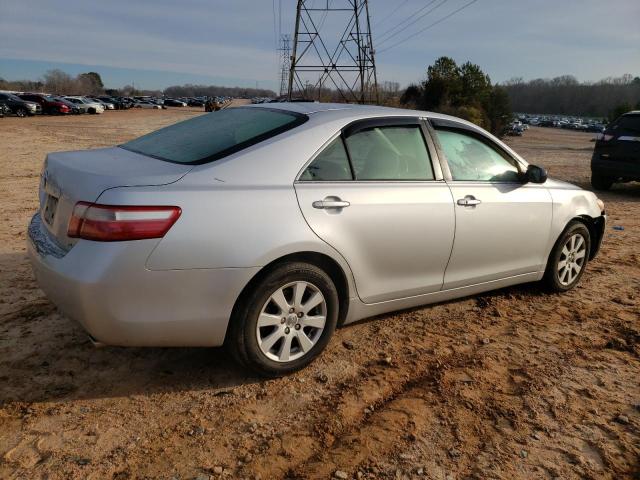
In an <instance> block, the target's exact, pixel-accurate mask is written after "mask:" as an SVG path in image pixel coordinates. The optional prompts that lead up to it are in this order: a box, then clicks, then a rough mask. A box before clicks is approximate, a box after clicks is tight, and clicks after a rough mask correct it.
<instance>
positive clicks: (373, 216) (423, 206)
mask: <svg viewBox="0 0 640 480" xmlns="http://www.w3.org/2000/svg"><path fill="white" fill-rule="evenodd" d="M604 227H605V212H604V205H603V203H602V202H601V201H600V200H599V199H598V198H596V196H595V195H594V194H593V193H591V192H589V191H585V190H582V189H580V188H578V187H576V186H574V185H571V184H568V183H563V182H560V181H556V180H552V179H548V178H547V175H546V172H545V171H544V169H542V168H540V167H536V166H534V165H529V164H527V162H526V161H525V160H524V159H522V158H521V157H520V156H519V155H518V154H517V153H516V152H514V151H513V150H511V149H510V148H509V147H508V146H506V145H505V144H504V143H502V142H500V141H499V140H498V139H496V138H495V137H493V136H491V135H490V134H488V133H487V132H485V131H484V130H482V129H480V128H478V127H476V126H475V125H473V124H471V123H469V122H466V121H463V120H460V119H457V118H453V117H449V116H445V115H440V114H433V113H428V112H419V111H411V110H399V109H389V108H381V107H365V106H354V105H329V104H313V103H308V104H305V103H293V104H278V105H277V107H272V106H269V105H256V106H250V107H240V108H233V109H227V110H222V111H220V112H215V113H211V114H207V115H203V116H199V117H196V118H193V119H190V120H187V121H185V122H182V123H178V124H176V125H172V126H169V127H167V128H164V129H162V130H159V131H156V132H153V133H150V134H148V135H145V136H143V137H140V138H138V139H136V140H133V141H130V142H128V143H125V144H123V145H120V146H118V147H114V148H105V149H99V150H91V151H78V152H61V153H51V154H49V155H48V156H47V158H46V160H45V164H44V168H43V172H42V180H41V185H40V210H39V212H38V213H37V214H36V215H35V216H34V217H33V220H32V221H31V224H30V226H29V235H28V237H29V241H28V244H29V254H30V258H31V262H32V264H33V268H34V271H35V275H36V277H37V280H38V282H39V285H40V287H41V288H42V289H43V290H44V291H45V292H46V294H47V295H48V296H49V298H51V300H52V301H53V302H54V303H55V304H56V305H57V306H58V307H59V308H60V310H61V311H62V312H64V313H65V314H66V315H67V316H68V317H70V318H72V319H73V320H76V321H77V322H79V323H80V324H82V325H83V326H84V328H85V329H86V330H87V332H88V333H89V335H90V336H91V338H92V339H93V341H95V342H96V343H102V344H110V345H123V346H219V345H223V344H226V345H227V346H228V347H229V350H230V351H231V352H232V353H233V354H234V355H235V357H237V359H238V360H239V361H241V362H242V363H243V364H245V365H247V366H248V367H250V368H252V369H254V370H256V371H257V372H259V373H262V374H264V375H279V374H284V373H287V372H291V371H294V370H297V369H299V368H302V367H303V366H305V365H307V364H308V363H309V362H311V361H312V360H313V359H314V358H315V357H316V356H317V355H318V354H320V352H321V351H322V350H323V349H324V348H325V346H326V345H327V343H328V342H329V339H330V337H331V335H332V333H333V331H334V329H335V328H336V326H339V325H344V324H348V323H351V322H354V321H356V320H360V319H362V318H366V317H370V316H373V315H378V314H381V313H385V312H390V311H393V310H398V309H405V308H410V307H415V306H418V305H425V304H429V303H434V302H442V301H446V300H451V299H453V298H458V297H463V296H467V295H472V294H476V293H479V292H484V291H487V290H492V289H496V288H501V287H506V286H509V285H514V284H518V283H524V282H536V281H543V282H544V284H545V285H546V286H547V287H548V288H549V289H551V290H552V291H557V292H562V291H566V290H569V289H571V288H573V287H574V286H575V285H576V284H577V283H578V281H579V280H580V277H581V276H582V274H583V273H584V271H585V268H586V266H587V262H588V261H589V260H590V259H592V258H593V257H594V256H595V255H596V253H597V251H598V249H599V246H600V242H601V240H602V237H603V231H604Z"/></svg>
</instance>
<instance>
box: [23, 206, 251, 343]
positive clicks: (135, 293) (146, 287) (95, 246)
mask: <svg viewBox="0 0 640 480" xmlns="http://www.w3.org/2000/svg"><path fill="white" fill-rule="evenodd" d="M157 243H158V242H157V240H140V241H135V242H92V241H87V240H81V241H79V242H78V243H76V244H75V246H73V248H71V250H69V251H68V252H65V251H63V250H62V249H60V248H59V247H57V246H56V245H55V243H54V242H53V241H52V240H51V239H50V238H48V234H47V233H46V232H44V227H43V226H42V224H41V220H40V216H39V215H35V216H34V217H33V219H32V221H31V225H30V227H29V235H28V240H27V244H28V247H27V249H28V255H29V259H30V261H31V265H32V267H33V271H34V274H35V277H36V280H37V283H38V285H39V286H40V288H41V289H42V290H43V291H44V292H45V294H46V295H47V297H48V298H49V299H50V300H51V301H52V302H53V303H54V304H55V305H56V306H57V307H58V308H59V309H60V310H61V311H62V312H63V313H64V314H65V315H67V316H68V317H69V318H71V319H72V320H74V321H76V322H78V323H80V324H81V325H82V326H83V327H84V329H85V330H86V331H87V332H88V333H89V335H90V336H91V337H92V339H93V340H94V341H95V342H98V343H101V344H107V345H120V346H219V345H222V343H223V342H224V338H225V334H226V330H227V325H228V321H229V317H230V315H231V310H232V308H233V305H234V303H235V301H236V299H237V298H238V295H239V294H240V292H241V291H242V288H244V286H245V285H246V284H247V282H248V281H249V280H250V279H251V278H252V277H253V275H254V274H255V273H257V271H258V268H257V267H256V268H224V269H222V268H221V269H192V270H162V271H152V270H148V269H146V268H145V266H144V265H145V261H146V259H147V258H148V256H149V254H150V253H151V252H152V251H153V249H154V248H155V246H156V245H157Z"/></svg>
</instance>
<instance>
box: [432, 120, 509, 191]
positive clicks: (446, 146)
mask: <svg viewBox="0 0 640 480" xmlns="http://www.w3.org/2000/svg"><path fill="white" fill-rule="evenodd" d="M436 134H437V136H438V141H439V142H440V146H441V147H442V150H443V152H444V155H445V157H446V159H447V163H448V164H449V170H450V171H451V177H452V178H453V180H458V181H482V182H519V181H520V171H519V170H518V167H517V166H516V165H515V164H514V163H513V161H511V160H509V159H507V158H505V157H506V154H503V153H501V152H500V151H498V150H496V149H494V148H492V147H490V146H489V145H487V144H486V143H484V142H482V141H480V140H478V139H477V138H475V137H473V136H470V135H467V134H465V133H462V132H460V131H452V130H436Z"/></svg>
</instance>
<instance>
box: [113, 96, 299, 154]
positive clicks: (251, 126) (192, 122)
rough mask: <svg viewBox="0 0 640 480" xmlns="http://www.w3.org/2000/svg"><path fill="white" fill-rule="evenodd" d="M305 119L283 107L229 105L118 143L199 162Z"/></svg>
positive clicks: (242, 146)
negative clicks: (279, 108)
mask: <svg viewBox="0 0 640 480" xmlns="http://www.w3.org/2000/svg"><path fill="white" fill-rule="evenodd" d="M306 120H307V117H306V116H305V115H300V114H296V113H292V112H287V111H284V110H271V109H266V108H251V107H245V108H229V109H226V110H221V111H219V112H214V113H209V114H205V115H201V116H198V117H195V118H191V119H189V120H186V121H184V122H180V123H176V124H175V125H171V126H169V127H165V128H163V129H160V130H157V131H155V132H152V133H149V134H147V135H144V136H142V137H140V138H137V139H135V140H132V141H130V142H127V143H125V144H124V145H121V148H124V149H125V150H131V151H133V152H137V153H141V154H143V155H148V156H151V157H154V158H158V159H160V160H166V161H169V162H174V163H186V164H200V163H206V162H210V161H213V160H216V159H219V158H222V157H224V156H226V155H230V154H231V153H234V152H237V151H240V150H242V149H243V148H247V147H249V146H251V145H254V144H256V143H258V142H261V141H263V140H266V139H267V138H270V137H272V136H275V135H277V134H279V133H282V132H284V131H286V130H290V129H292V128H295V127H296V126H298V125H301V124H302V123H304V122H305V121H306Z"/></svg>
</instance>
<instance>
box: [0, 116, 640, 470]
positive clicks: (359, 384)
mask: <svg viewBox="0 0 640 480" xmlns="http://www.w3.org/2000/svg"><path fill="white" fill-rule="evenodd" d="M195 114H196V112H195V110H191V109H174V110H169V111H126V112H117V111H116V112H106V113H105V114H103V115H100V116H83V117H64V118H63V117H34V118H27V119H19V118H4V119H0V195H1V199H2V200H1V202H2V217H1V218H2V221H1V222H0V225H1V226H0V292H1V296H0V478H3V479H5V478H6V479H14V478H15V479H23V478H30V479H31V478H43V479H44V478H47V479H76V478H79V479H85V478H86V479H109V478H115V479H129V478H136V479H137V478H150V479H156V478H158V479H193V478H197V479H207V478H219V477H224V478H239V479H242V478H248V479H256V478H261V479H263V480H266V479H282V478H312V479H315V478H318V479H327V478H332V477H334V476H336V471H339V472H338V474H337V478H375V479H387V478H391V479H403V478H429V479H441V480H445V479H446V480H458V479H466V478H473V479H509V480H513V479H537V478H558V479H621V478H636V479H638V478H640V343H639V342H640V320H639V318H640V185H638V184H630V185H626V186H616V187H615V188H614V189H613V190H612V191H611V192H609V193H603V194H602V195H601V198H602V199H603V200H604V201H605V203H606V206H607V211H608V214H609V224H608V226H607V231H606V236H605V237H606V238H605V241H604V245H603V248H602V251H601V253H600V255H599V257H598V258H597V259H596V261H594V262H593V263H590V264H589V266H588V271H587V272H586V274H585V276H584V277H583V279H582V282H581V284H580V285H579V286H578V287H577V288H576V289H575V290H573V291H572V292H570V293H567V294H564V295H549V294H546V293H544V292H543V291H541V290H540V289H539V287H537V286H536V285H525V286H520V287H516V288H508V289H504V290H500V291H496V292H492V293H488V294H485V295H481V296H478V297H473V298H467V299H463V300H458V301H453V302H448V303H443V304H439V305H435V306H429V307H426V308H419V309H414V310H411V311H404V312H400V313H397V314H393V315H385V316H382V317H379V318H377V319H373V320H369V321H365V322H362V323H359V324H357V325H352V326H349V327H345V328H342V329H340V330H339V331H337V332H336V334H335V336H334V338H333V340H332V341H331V343H330V345H329V347H328V349H327V351H326V352H325V353H324V354H323V355H322V357H321V358H319V359H318V360H317V361H316V362H315V363H313V364H312V365H311V366H310V367H309V368H307V369H306V370H304V371H302V372H300V373H297V374H295V375H291V376H289V377H286V378H282V379H277V380H270V381H263V380H261V379H259V378H256V377H254V376H251V375H248V374H247V372H245V371H243V370H241V369H240V368H239V367H237V366H236V365H234V364H233V363H232V362H231V361H230V359H228V358H227V357H226V356H225V354H224V352H223V351H221V350H218V349H184V348H176V349H133V348H129V349H124V348H103V349H95V348H94V347H93V346H92V345H91V344H90V343H89V341H88V340H87V339H86V337H85V335H84V333H83V331H82V330H81V329H80V328H79V327H78V326H77V325H76V324H74V323H72V322H71V321H70V320H68V319H67V318H65V317H64V316H62V315H61V314H60V313H58V312H57V311H56V309H55V307H54V306H53V305H52V304H51V303H50V302H48V301H47V300H46V298H45V297H44V295H43V294H42V293H41V292H40V291H39V290H38V288H37V286H36V284H35V282H34V279H33V276H32V274H31V271H30V268H29V266H28V263H27V260H26V258H25V241H26V238H25V230H26V226H27V222H28V221H29V218H30V217H31V215H32V214H33V213H34V212H35V211H36V208H37V187H38V175H39V171H40V168H41V164H42V161H43V158H44V155H45V154H46V153H47V152H51V151H56V150H71V149H84V148H93V147H102V146H110V145H113V144H116V143H119V142H122V141H124V140H127V139H130V138H132V137H135V136H137V135H139V134H142V133H144V132H147V131H150V130H153V129H156V128H158V127H161V126H163V125H166V124H170V123H172V122H175V121H178V120H180V119H183V118H186V117H189V116H191V115H195ZM591 137H592V135H591V134H585V133H575V132H567V131H563V130H553V129H535V128H534V129H531V130H529V131H528V132H526V133H525V135H524V136H523V137H521V138H512V139H509V140H508V141H509V143H510V144H512V145H513V146H514V148H515V149H516V150H517V151H518V152H520V153H521V154H522V155H524V157H525V158H527V159H528V160H529V161H530V162H532V163H536V164H540V165H543V166H545V167H547V168H548V169H549V172H550V174H551V175H552V176H555V177H558V178H560V179H564V180H568V181H572V182H575V183H578V184H579V185H581V186H583V187H586V188H588V186H589V185H588V177H589V159H590V155H591V150H592V148H593V144H592V143H591V142H590V139H591ZM614 226H616V227H623V229H624V230H618V229H614V228H613V227H614Z"/></svg>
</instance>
